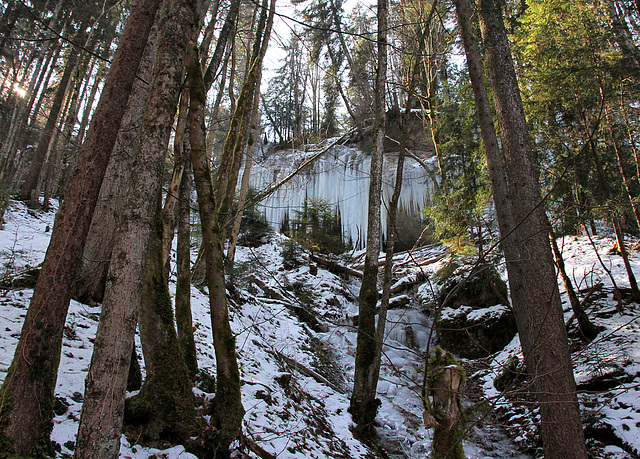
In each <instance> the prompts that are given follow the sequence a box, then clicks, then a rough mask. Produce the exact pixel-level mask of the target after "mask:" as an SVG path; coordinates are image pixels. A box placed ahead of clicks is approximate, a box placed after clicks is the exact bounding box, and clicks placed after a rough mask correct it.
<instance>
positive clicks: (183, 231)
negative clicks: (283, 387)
mask: <svg viewBox="0 0 640 459" xmlns="http://www.w3.org/2000/svg"><path fill="white" fill-rule="evenodd" d="M185 154H187V155H190V154H191V152H190V151H188V152H185ZM190 173H191V163H190V162H188V163H187V164H186V165H185V170H184V172H183V174H184V175H183V176H182V181H181V182H180V190H179V196H178V246H177V249H176V251H177V260H176V264H177V274H176V276H177V279H176V326H177V329H178V342H179V344H180V348H181V349H182V355H184V360H185V363H186V364H187V369H188V370H189V376H190V377H191V379H192V380H193V379H195V377H196V374H197V373H198V356H197V353H196V342H195V339H194V337H193V322H192V318H191V202H190V201H191V177H190Z"/></svg>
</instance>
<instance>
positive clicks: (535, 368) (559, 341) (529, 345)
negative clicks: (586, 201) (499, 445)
mask: <svg viewBox="0 0 640 459" xmlns="http://www.w3.org/2000/svg"><path fill="white" fill-rule="evenodd" d="M477 4H478V11H479V16H480V28H481V31H482V36H483V38H484V42H485V48H486V59H487V67H488V69H489V77H490V80H491V87H492V89H493V98H494V103H495V107H496V112H497V116H498V126H499V127H500V133H501V138H502V146H503V148H504V153H505V165H506V168H505V170H506V173H507V176H508V186H509V194H510V196H509V198H510V202H511V213H512V216H513V221H514V223H516V226H514V227H513V230H512V231H511V234H509V235H508V236H507V237H506V239H505V240H504V242H503V245H504V246H505V247H507V246H514V248H515V250H513V252H515V253H512V252H511V249H509V251H507V250H506V249H505V255H506V256H507V260H506V261H507V271H508V274H509V285H510V291H511V299H512V303H513V309H514V314H515V318H516V324H517V326H518V331H519V334H520V342H521V344H522V350H523V354H524V358H525V364H526V367H527V371H528V372H529V373H530V374H531V375H532V378H533V381H534V383H533V387H534V389H535V391H536V394H535V395H536V397H537V398H538V401H539V404H540V415H541V436H542V440H543V445H544V451H545V457H548V458H550V459H553V458H567V457H571V458H586V457H587V453H586V447H585V442H584V434H583V431H582V421H581V418H580V410H579V406H578V400H577V395H576V385H575V380H574V376H573V370H572V366H571V355H570V353H569V348H568V339H567V333H566V329H565V326H564V320H563V315H562V305H561V303H560V294H559V291H558V283H557V278H556V273H555V269H554V266H553V255H552V253H551V248H550V245H549V240H548V236H547V235H548V232H547V224H546V216H545V214H544V206H543V205H542V197H541V194H540V184H539V182H538V179H537V177H538V174H537V172H536V166H535V164H534V162H533V154H532V150H531V144H530V141H529V133H528V130H527V124H526V119H525V115H524V110H523V108H522V101H521V98H520V90H519V88H518V82H517V79H516V74H515V70H514V66H513V61H512V58H511V51H510V49H509V42H508V40H507V34H506V30H505V27H504V23H503V19H502V11H501V9H500V5H499V3H498V2H496V1H495V0H477ZM513 255H520V256H518V257H517V258H512V256H513Z"/></svg>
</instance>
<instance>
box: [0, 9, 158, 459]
mask: <svg viewBox="0 0 640 459" xmlns="http://www.w3.org/2000/svg"><path fill="white" fill-rule="evenodd" d="M158 3H159V2H158V1H157V0H148V1H141V2H140V3H138V4H137V5H136V6H135V7H134V8H133V9H132V12H131V16H130V17H129V20H128V21H127V25H126V27H125V30H124V31H123V34H122V41H121V42H120V43H121V45H120V46H119V48H118V51H117V52H116V56H115V58H114V60H113V63H112V66H111V70H110V72H109V76H108V77H107V81H106V82H105V87H104V89H103V91H102V96H101V98H100V102H99V103H98V107H97V109H96V113H95V115H94V116H93V120H92V122H91V127H90V129H89V134H88V136H87V140H86V141H85V143H84V144H83V146H82V149H81V151H80V161H79V164H78V167H77V168H76V170H75V173H74V177H73V179H72V180H71V183H70V184H69V190H68V191H67V199H66V200H65V201H64V202H63V203H62V205H61V207H60V210H59V211H58V215H57V217H56V222H55V225H54V227H53V233H52V235H51V242H50V243H49V248H48V250H47V254H46V256H45V260H44V263H43V266H42V270H41V271H40V275H39V277H38V282H37V283H36V286H35V289H34V292H33V297H32V299H31V304H30V306H29V310H28V311H27V317H26V318H25V323H24V325H23V327H22V333H21V335H20V340H19V342H18V347H17V348H16V353H15V355H14V359H13V362H12V364H11V367H10V369H9V372H8V374H7V377H6V378H5V381H4V384H3V386H2V389H0V407H2V408H0V426H3V431H0V444H2V448H3V450H4V451H11V450H12V449H13V450H14V451H15V452H16V453H17V454H18V455H23V456H25V455H29V454H30V451H31V450H32V449H33V448H36V447H38V445H42V444H48V443H49V436H50V433H51V428H52V419H53V405H54V400H55V397H54V394H55V386H56V378H57V373H58V364H59V361H60V349H61V346H62V334H63V329H64V322H65V318H66V315H67V310H68V308H69V298H70V295H71V285H72V283H73V280H74V278H75V276H76V272H77V270H78V267H79V265H80V261H81V257H82V251H83V248H84V242H85V239H86V237H87V233H88V231H89V224H90V223H91V217H92V213H93V209H94V208H95V204H96V201H97V199H98V192H99V187H100V183H101V182H102V180H103V177H104V173H105V170H106V167H107V163H108V160H109V155H110V153H111V149H112V148H113V144H114V142H115V139H116V134H117V132H118V129H119V127H120V120H121V118H122V115H123V113H124V110H125V108H126V103H127V98H128V95H129V93H130V91H131V86H132V84H133V80H134V78H135V74H136V70H137V68H138V64H139V62H140V57H141V56H142V51H143V50H144V44H145V42H146V40H147V35H148V33H149V29H150V28H151V23H152V22H153V18H154V16H155V13H156V10H157V8H158ZM128 352H129V353H131V349H129V351H128ZM129 357H130V355H129Z"/></svg>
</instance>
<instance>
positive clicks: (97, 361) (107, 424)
mask: <svg viewBox="0 0 640 459" xmlns="http://www.w3.org/2000/svg"><path fill="white" fill-rule="evenodd" d="M165 8H166V13H165V15H164V19H163V20H162V22H161V24H162V26H163V30H162V33H161V38H160V41H159V47H158V52H157V57H156V61H155V64H154V70H153V75H152V78H151V83H150V87H149V92H148V95H147V98H146V102H145V110H144V116H143V119H142V128H141V130H140V136H139V139H138V143H137V144H136V153H135V154H134V159H133V163H132V166H131V178H130V180H129V187H128V193H127V199H126V202H125V205H124V209H123V212H122V218H121V221H120V228H119V230H118V233H117V237H116V243H115V245H114V249H113V256H112V259H111V264H110V266H109V276H108V280H107V287H106V289H105V298H104V301H103V304H102V314H101V316H100V323H99V324H98V331H97V334H96V340H95V344H94V351H93V355H92V357H91V365H90V367H89V374H88V375H87V380H86V382H85V399H84V404H83V406H82V417H81V420H80V427H79V430H78V441H77V445H76V451H75V457H76V458H78V459H80V458H83V459H84V458H96V459H98V458H100V459H107V458H116V457H117V456H118V451H119V446H120V434H121V432H122V417H123V412H124V399H125V389H126V383H127V373H128V370H129V365H130V359H131V349H132V348H133V339H134V334H135V326H136V322H137V316H138V306H139V305H140V298H141V290H142V282H143V276H144V268H145V264H146V258H147V249H148V246H149V238H150V236H151V231H152V224H153V219H154V215H155V210H156V203H157V201H156V200H157V199H159V195H160V192H161V179H162V172H163V166H164V158H165V155H166V151H167V144H168V142H169V137H170V135H171V127H172V125H173V117H174V116H175V112H176V108H177V104H178V97H179V94H180V85H181V82H182V78H183V74H184V58H183V56H184V55H185V53H186V50H187V45H188V42H189V39H190V37H191V34H192V32H193V27H194V26H195V24H196V23H197V22H198V17H197V16H198V5H197V2H196V1H195V0H173V1H170V2H168V4H167V6H166V7H165Z"/></svg>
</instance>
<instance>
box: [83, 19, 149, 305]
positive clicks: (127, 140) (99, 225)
mask: <svg viewBox="0 0 640 459" xmlns="http://www.w3.org/2000/svg"><path fill="white" fill-rule="evenodd" d="M157 29H158V26H157V21H156V25H154V27H153V28H152V29H151V32H150V33H149V39H148V41H147V43H146V46H145V50H144V54H143V56H142V59H141V62H140V66H139V68H138V73H137V76H138V77H139V78H140V79H142V80H144V81H149V80H150V79H151V74H152V71H153V64H154V60H155V56H156V51H157V47H158V40H159V35H160V32H159V31H158V30H157ZM96 84H97V82H96ZM148 89H149V86H148V84H146V83H143V82H141V81H139V80H138V79H136V81H135V82H134V86H133V90H132V92H131V97H130V98H129V101H128V105H127V109H126V112H125V114H124V116H123V118H122V125H121V128H120V130H119V131H118V136H117V139H116V143H115V146H114V148H113V153H112V155H111V158H110V159H109V165H108V166H107V171H106V173H105V180H104V181H103V183H102V187H101V188H100V195H99V197H98V202H97V205H96V210H95V212H94V215H93V219H92V221H91V226H90V228H89V234H88V236H87V242H86V245H85V248H84V253H83V256H82V265H81V267H80V270H79V271H78V275H77V278H76V280H75V283H74V289H73V298H74V299H76V300H78V301H80V302H82V303H92V302H97V303H101V302H102V299H103V297H104V288H105V284H106V281H107V274H108V272H109V262H110V260H111V251H112V250H113V244H114V240H115V235H116V230H117V228H118V218H119V215H120V213H121V212H122V207H123V203H124V199H125V191H126V189H127V183H128V181H129V175H130V170H131V162H132V160H133V157H134V147H135V142H136V139H137V138H138V133H139V131H140V120H141V119H142V116H143V114H144V102H145V99H146V95H147V92H148Z"/></svg>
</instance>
